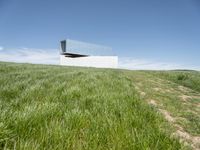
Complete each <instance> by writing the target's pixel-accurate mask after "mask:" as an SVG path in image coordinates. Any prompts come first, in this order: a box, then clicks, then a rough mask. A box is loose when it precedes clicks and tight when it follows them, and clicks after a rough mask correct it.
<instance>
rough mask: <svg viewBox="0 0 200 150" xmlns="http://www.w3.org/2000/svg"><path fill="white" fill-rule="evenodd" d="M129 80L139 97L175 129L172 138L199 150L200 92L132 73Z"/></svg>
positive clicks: (146, 75) (150, 76)
mask: <svg viewBox="0 0 200 150" xmlns="http://www.w3.org/2000/svg"><path fill="white" fill-rule="evenodd" d="M129 78H130V79H131V80H133V81H134V84H135V88H136V90H137V91H138V93H139V94H140V97H141V98H142V99H144V100H146V101H147V102H148V103H149V104H150V105H152V106H154V107H155V108H156V109H157V110H158V111H159V112H160V113H161V114H162V115H163V116H164V117H165V119H166V120H167V121H168V122H170V124H172V126H173V127H174V129H175V132H174V133H173V135H172V136H176V137H178V138H179V139H180V141H181V142H183V143H184V144H186V145H190V146H191V147H192V148H193V149H196V150H200V129H199V122H200V93H197V92H195V91H193V90H191V89H189V88H186V87H183V86H180V85H178V84H176V83H173V82H170V81H167V80H163V79H159V78H157V77H154V76H152V75H150V74H147V73H145V72H134V73H132V74H130V76H129Z"/></svg>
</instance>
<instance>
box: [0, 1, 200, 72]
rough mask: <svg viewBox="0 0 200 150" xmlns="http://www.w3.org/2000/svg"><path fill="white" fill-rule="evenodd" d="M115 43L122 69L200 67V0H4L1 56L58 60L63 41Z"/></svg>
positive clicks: (0, 6)
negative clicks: (67, 39)
mask: <svg viewBox="0 0 200 150" xmlns="http://www.w3.org/2000/svg"><path fill="white" fill-rule="evenodd" d="M66 38H70V39H74V40H80V41H85V42H91V43H96V44H102V45H107V46H110V47H112V48H113V50H114V51H115V53H116V54H117V55H118V56H119V66H120V68H129V69H176V68H180V69H183V68H186V69H198V70H200V59H199V57H200V1H199V0H151V1H150V0H48V1H47V0H17V1H16V0H0V61H15V62H31V63H45V64H48V63H51V64H58V63H59V56H58V55H59V54H58V49H59V41H60V40H62V39H66Z"/></svg>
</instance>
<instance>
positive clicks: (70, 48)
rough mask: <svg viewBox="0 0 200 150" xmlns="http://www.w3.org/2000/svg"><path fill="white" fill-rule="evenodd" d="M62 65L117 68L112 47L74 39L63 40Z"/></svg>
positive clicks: (116, 59) (116, 58)
mask: <svg viewBox="0 0 200 150" xmlns="http://www.w3.org/2000/svg"><path fill="white" fill-rule="evenodd" d="M60 65H66V66H85V67H97V68H117V66H118V57H117V56H115V55H114V54H113V52H112V48H110V47H105V46H101V45H96V44H90V43H85V42H80V41H74V40H70V39H67V40H63V41H61V52H60Z"/></svg>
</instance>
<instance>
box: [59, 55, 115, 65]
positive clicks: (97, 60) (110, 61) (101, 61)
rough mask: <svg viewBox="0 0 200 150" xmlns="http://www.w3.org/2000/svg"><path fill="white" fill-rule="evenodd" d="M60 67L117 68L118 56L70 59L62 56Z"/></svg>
mask: <svg viewBox="0 0 200 150" xmlns="http://www.w3.org/2000/svg"><path fill="white" fill-rule="evenodd" d="M60 65H66V66H84V67H97V68H117V67H118V57H117V56H88V57H77V58H70V57H65V56H64V55H60Z"/></svg>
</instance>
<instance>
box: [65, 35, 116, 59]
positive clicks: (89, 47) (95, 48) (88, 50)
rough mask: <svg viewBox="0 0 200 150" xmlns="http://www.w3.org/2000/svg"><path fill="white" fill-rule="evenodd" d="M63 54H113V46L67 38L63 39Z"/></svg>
mask: <svg viewBox="0 0 200 150" xmlns="http://www.w3.org/2000/svg"><path fill="white" fill-rule="evenodd" d="M61 49H62V54H78V55H85V56H113V55H114V53H113V51H112V48H111V47H107V46H102V45H97V44H91V43H86V42H81V41H75V40H70V39H66V40H63V41H61Z"/></svg>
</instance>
